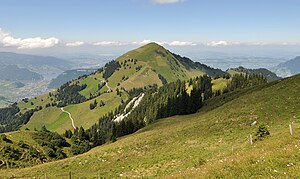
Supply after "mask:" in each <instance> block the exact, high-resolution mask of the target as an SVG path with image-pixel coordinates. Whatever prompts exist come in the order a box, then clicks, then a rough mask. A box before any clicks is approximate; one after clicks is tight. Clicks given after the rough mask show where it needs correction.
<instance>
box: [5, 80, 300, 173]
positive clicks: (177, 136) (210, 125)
mask: <svg viewBox="0 0 300 179" xmlns="http://www.w3.org/2000/svg"><path fill="white" fill-rule="evenodd" d="M299 82H300V76H299V75H298V76H294V77H291V78H288V79H283V80H279V81H275V82H272V83H268V84H266V85H262V86H257V87H253V88H250V89H249V88H248V89H244V90H239V91H235V92H231V93H227V94H225V95H221V96H218V97H215V98H211V99H210V100H208V101H206V102H205V104H204V107H203V108H201V110H200V111H199V112H198V113H196V114H192V115H185V116H175V117H170V118H166V119H162V120H159V121H158V122H156V123H153V124H151V125H149V126H147V127H145V128H143V129H141V130H139V131H138V132H136V133H134V134H131V135H128V136H125V137H122V138H119V139H118V141H116V142H114V143H110V144H106V145H104V146H100V147H96V148H94V149H92V150H91V151H89V152H87V153H85V154H82V155H78V156H75V157H71V158H68V159H64V160H61V161H56V162H51V163H47V164H42V165H38V166H34V167H31V168H25V169H10V170H0V175H1V176H3V177H11V176H15V177H21V178H28V177H44V176H45V174H46V175H47V176H48V177H52V178H64V177H68V176H69V172H70V171H71V172H72V176H73V177H75V178H77V177H86V178H95V177H97V175H98V173H99V172H100V174H101V176H103V177H106V178H118V177H129V178H132V177H150V178H154V177H159V178H160V177H165V178H253V177H254V178H269V177H275V178H297V177H299V175H300V172H299V171H300V167H299V166H300V163H299V160H298V158H299V157H300V155H299V145H300V143H299V139H300V133H299V131H300V123H299V118H300V112H299V110H298V109H299V108H300V103H299V100H300V96H299V94H298V92H299V90H300V85H299V84H300V83H299ZM262 124H264V125H265V126H266V127H267V129H268V131H269V132H270V135H269V136H267V137H265V138H262V140H257V141H254V143H253V145H251V144H250V142H249V135H250V134H252V136H253V138H254V139H256V134H257V131H258V129H259V126H261V125H262ZM289 124H292V126H293V131H294V132H293V135H292V136H291V135H290V132H289ZM258 134H261V133H258ZM258 139H259V138H258Z"/></svg>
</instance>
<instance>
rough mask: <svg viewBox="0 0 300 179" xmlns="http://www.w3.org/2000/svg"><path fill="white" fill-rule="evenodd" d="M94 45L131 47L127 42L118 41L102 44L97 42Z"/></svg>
mask: <svg viewBox="0 0 300 179" xmlns="http://www.w3.org/2000/svg"><path fill="white" fill-rule="evenodd" d="M93 45H96V46H122V45H129V43H126V42H118V41H101V42H95V43H93Z"/></svg>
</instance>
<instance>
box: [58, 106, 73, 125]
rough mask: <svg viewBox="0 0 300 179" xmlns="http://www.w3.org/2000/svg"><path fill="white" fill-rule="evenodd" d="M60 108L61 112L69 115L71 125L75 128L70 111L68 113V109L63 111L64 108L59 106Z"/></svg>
mask: <svg viewBox="0 0 300 179" xmlns="http://www.w3.org/2000/svg"><path fill="white" fill-rule="evenodd" d="M60 109H61V111H62V112H64V113H67V114H68V115H69V118H70V119H71V121H72V126H73V128H74V129H76V126H75V124H74V119H73V118H72V115H71V113H69V112H68V111H65V110H64V108H60Z"/></svg>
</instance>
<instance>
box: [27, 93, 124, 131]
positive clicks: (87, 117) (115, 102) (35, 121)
mask: <svg viewBox="0 0 300 179" xmlns="http://www.w3.org/2000/svg"><path fill="white" fill-rule="evenodd" d="M127 98H128V96H127V94H126V93H124V92H123V93H122V97H119V96H117V95H116V92H112V93H105V94H102V95H101V96H99V97H97V98H95V99H92V100H89V101H86V102H84V103H80V104H74V105H69V106H67V107H64V109H65V110H66V111H68V112H70V113H71V114H72V117H73V119H74V123H75V125H76V126H77V127H80V126H83V127H84V128H88V127H90V126H92V125H93V124H95V123H97V122H98V120H99V118H100V117H101V116H103V115H105V114H107V113H108V112H110V111H113V110H114V109H115V108H116V107H118V106H119V105H120V104H121V99H123V100H124V101H126V100H127ZM94 100H97V101H98V102H99V101H100V100H102V101H103V102H104V103H105V106H102V107H99V106H97V107H96V108H95V109H93V110H90V104H91V103H93V102H94ZM43 125H45V126H46V128H47V129H49V130H51V131H55V132H58V133H61V134H62V133H63V132H65V130H67V129H73V127H72V125H71V120H70V118H69V116H68V115H67V114H66V113H63V112H62V111H61V109H60V108H57V107H49V108H46V109H44V110H41V111H38V112H36V113H34V115H33V116H32V118H31V119H30V121H29V122H28V123H27V124H26V125H25V126H23V127H22V129H26V128H28V129H30V130H33V129H34V128H36V129H41V128H42V126H43Z"/></svg>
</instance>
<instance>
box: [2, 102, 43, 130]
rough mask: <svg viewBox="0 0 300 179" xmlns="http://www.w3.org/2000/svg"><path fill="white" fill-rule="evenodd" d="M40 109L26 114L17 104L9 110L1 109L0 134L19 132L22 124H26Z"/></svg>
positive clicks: (8, 108)
mask: <svg viewBox="0 0 300 179" xmlns="http://www.w3.org/2000/svg"><path fill="white" fill-rule="evenodd" d="M37 110H38V109H37V108H36V109H31V110H28V111H26V112H25V113H24V114H22V113H19V112H20V109H19V107H18V106H17V104H16V103H14V104H13V105H11V106H10V107H7V108H0V133H4V132H9V131H15V130H18V129H19V128H20V127H21V125H22V124H26V123H27V122H28V121H29V119H30V117H31V116H32V115H33V113H34V112H35V111H37Z"/></svg>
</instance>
